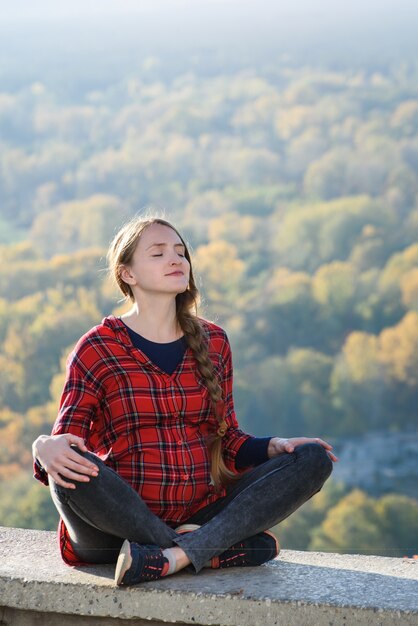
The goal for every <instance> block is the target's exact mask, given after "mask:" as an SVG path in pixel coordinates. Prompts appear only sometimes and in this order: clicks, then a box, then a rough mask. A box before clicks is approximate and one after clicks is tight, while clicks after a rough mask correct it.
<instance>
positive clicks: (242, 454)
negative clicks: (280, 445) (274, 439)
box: [235, 437, 271, 470]
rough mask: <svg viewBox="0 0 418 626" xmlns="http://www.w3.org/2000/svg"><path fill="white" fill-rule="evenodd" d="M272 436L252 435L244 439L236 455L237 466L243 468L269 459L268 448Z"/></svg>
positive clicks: (254, 465)
mask: <svg viewBox="0 0 418 626" xmlns="http://www.w3.org/2000/svg"><path fill="white" fill-rule="evenodd" d="M270 439H271V437H252V438H251V439H247V441H244V443H243V444H242V446H241V447H240V449H239V450H238V452H237V455H236V457H235V467H236V469H237V470H242V469H245V468H247V467H256V466H257V465H261V464H262V463H265V462H266V461H268V459H269V457H268V455H267V448H268V445H269V443H270Z"/></svg>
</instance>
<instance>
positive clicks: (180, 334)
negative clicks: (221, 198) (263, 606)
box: [33, 218, 336, 585]
mask: <svg viewBox="0 0 418 626" xmlns="http://www.w3.org/2000/svg"><path fill="white" fill-rule="evenodd" d="M108 262H109V269H110V271H111V273H112V274H113V276H114V278H115V280H116V282H117V284H118V286H119V287H120V289H121V291H122V293H123V294H124V295H125V297H126V298H129V299H130V301H131V302H132V308H131V309H130V311H129V312H128V313H126V314H125V315H122V316H121V317H119V318H118V317H114V316H109V317H106V318H104V320H103V321H102V323H101V324H99V325H98V326H96V327H94V328H92V329H91V330H90V331H89V332H87V333H86V334H85V335H84V336H83V337H81V339H80V340H79V341H78V343H77V345H76V346H75V348H74V350H73V352H72V353H71V355H70V356H69V359H68V363H67V378H66V383H65V386H64V390H63V394H62V397H61V402H60V409H59V414H58V417H57V420H56V422H55V425H54V427H53V430H52V434H51V436H45V435H42V436H40V437H39V438H38V439H37V440H36V441H35V442H34V444H33V454H34V459H35V477H36V478H38V479H39V480H41V481H42V482H44V483H45V484H48V483H49V486H50V490H51V496H52V498H53V501H54V503H55V505H56V507H57V509H58V512H59V514H60V518H61V520H60V525H59V538H60V549H61V554H62V557H63V559H64V561H65V562H66V563H68V564H72V565H74V564H80V563H115V562H116V573H115V582H116V584H118V585H132V584H136V583H139V582H142V581H146V580H155V579H157V578H160V577H162V576H166V575H169V574H172V573H174V572H177V571H179V570H181V569H183V568H185V567H186V566H188V565H190V566H191V568H192V569H193V570H194V571H195V572H198V571H200V569H201V568H202V567H204V566H210V567H230V566H235V565H259V564H261V563H264V562H266V561H268V560H269V559H272V558H274V557H275V556H276V555H277V554H278V550H279V549H278V542H277V540H276V538H275V537H274V535H273V534H272V533H270V532H269V531H267V530H266V529H268V528H270V527H272V526H273V525H275V524H277V523H278V522H280V521H281V520H283V519H284V518H286V517H287V516H288V515H290V514H291V513H292V512H293V511H294V510H295V509H297V508H298V507H299V506H300V505H301V504H303V503H304V502H305V501H306V500H308V499H309V498H310V497H311V496H312V495H313V494H315V493H316V492H317V491H319V490H320V489H321V487H322V485H323V483H324V482H325V480H326V479H327V478H328V476H329V475H330V473H331V470H332V461H335V460H336V457H335V456H334V455H333V453H332V452H331V449H332V447H331V446H330V445H329V444H328V443H326V442H324V441H322V440H321V439H308V438H305V437H299V438H294V439H282V438H279V437H267V438H255V437H252V436H251V435H248V434H246V433H244V432H242V431H241V430H239V428H238V424H237V421H236V417H235V413H234V406H233V398H232V361H231V352H230V347H229V343H228V339H227V337H226V334H225V332H224V331H223V330H222V329H221V328H220V327H219V326H217V325H216V324H213V323H211V322H208V321H207V320H204V319H202V318H199V317H197V315H196V301H197V295H198V291H197V288H196V285H195V282H194V278H193V272H192V267H191V261H190V256H189V252H188V250H187V247H186V244H185V242H184V240H183V239H182V237H181V236H180V234H179V233H178V232H177V230H175V228H174V227H173V226H172V225H171V224H169V223H168V222H166V221H164V220H161V219H157V218H153V219H148V220H146V219H138V218H135V219H133V220H132V221H131V222H129V223H128V224H127V225H125V226H124V227H123V228H122V229H121V230H120V232H119V233H118V234H117V235H116V237H115V238H114V240H113V242H112V244H111V246H110V249H109V252H108ZM219 262H222V261H221V260H219Z"/></svg>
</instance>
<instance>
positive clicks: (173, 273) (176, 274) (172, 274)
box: [166, 271, 184, 276]
mask: <svg viewBox="0 0 418 626" xmlns="http://www.w3.org/2000/svg"><path fill="white" fill-rule="evenodd" d="M166 276H184V272H180V271H177V272H171V273H170V274H166Z"/></svg>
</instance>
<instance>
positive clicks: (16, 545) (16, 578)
mask: <svg viewBox="0 0 418 626" xmlns="http://www.w3.org/2000/svg"><path fill="white" fill-rule="evenodd" d="M0 555H1V559H0V606H1V607H7V610H8V611H9V615H12V613H11V612H10V611H12V609H19V610H20V611H22V610H23V609H25V610H27V611H34V612H37V613H40V612H42V613H44V614H45V615H48V614H49V615H50V614H53V613H62V614H67V615H68V616H69V617H70V616H73V615H79V616H80V622H77V623H80V624H81V623H84V619H85V618H86V617H88V616H91V617H96V618H97V617H102V618H103V619H105V618H106V619H108V618H113V619H119V620H129V623H130V624H132V625H134V624H135V622H136V623H137V624H138V625H139V624H141V622H142V620H152V621H154V623H157V624H158V623H160V624H161V623H170V624H174V623H176V624H185V623H186V624H201V625H209V624H213V625H215V624H222V625H225V626H257V625H258V624H260V625H262V626H264V625H265V624H269V625H270V624H272V625H273V624H279V623H280V624H297V625H298V626H304V625H305V624H306V625H308V624H313V623H315V624H319V625H322V624H324V625H325V624H327V625H329V624H330V623H332V624H333V626H338V625H339V624H345V625H347V624H376V625H386V624H388V625H389V624H394V623H399V624H402V626H403V625H409V624H418V563H417V562H416V561H414V560H412V559H395V558H386V557H373V556H357V555H337V554H326V553H315V552H293V551H288V550H284V551H283V552H282V553H281V554H280V555H279V557H278V558H277V559H275V560H274V561H272V562H270V563H269V564H267V565H264V566H261V567H258V568H236V569H231V570H219V571H216V570H204V571H203V572H201V573H199V574H198V575H194V574H191V573H188V572H187V573H179V574H176V575H175V576H171V577H169V578H166V579H164V580H160V581H156V582H153V583H145V584H142V585H138V586H136V587H130V588H117V587H115V586H114V582H113V572H114V567H113V566H89V567H83V568H72V567H68V566H66V565H65V564H64V563H63V562H62V561H61V559H60V556H59V554H58V549H57V545H56V539H55V533H51V532H46V531H34V530H24V529H12V528H1V529H0ZM81 616H84V618H81ZM48 619H49V618H48ZM130 620H132V621H130ZM3 623H6V624H22V625H23V624H28V625H29V624H35V623H36V622H28V621H27V622H23V621H20V622H19V621H15V622H13V621H9V622H8V621H7V620H6V621H4V622H3ZM42 623H45V624H49V623H53V622H49V621H47V618H46V617H45V619H44V621H43V622H42ZM60 623H63V624H64V623H65V622H64V621H63V620H62V621H61V622H60ZM70 623H72V622H71V621H68V624H70ZM93 623H94V620H92V624H93ZM104 623H105V621H103V624H104ZM110 623H111V622H110V621H109V624H110Z"/></svg>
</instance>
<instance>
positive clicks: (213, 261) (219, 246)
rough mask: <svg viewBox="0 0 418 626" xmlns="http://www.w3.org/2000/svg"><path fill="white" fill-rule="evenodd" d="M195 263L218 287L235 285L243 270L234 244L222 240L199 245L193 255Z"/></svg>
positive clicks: (243, 265) (199, 270) (198, 269)
mask: <svg viewBox="0 0 418 626" xmlns="http://www.w3.org/2000/svg"><path fill="white" fill-rule="evenodd" d="M195 265H196V268H197V271H198V272H200V273H202V274H204V275H205V278H206V279H207V280H209V283H210V284H211V285H212V286H217V287H219V288H220V289H222V287H223V288H226V289H228V287H230V286H232V285H236V284H237V282H238V281H239V279H240V278H241V276H242V275H243V273H244V270H245V264H244V262H243V261H241V259H239V258H238V251H237V248H236V246H234V245H233V244H230V243H228V242H227V241H222V240H217V241H213V242H211V243H209V244H208V245H207V246H200V248H198V250H197V252H196V255H195Z"/></svg>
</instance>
